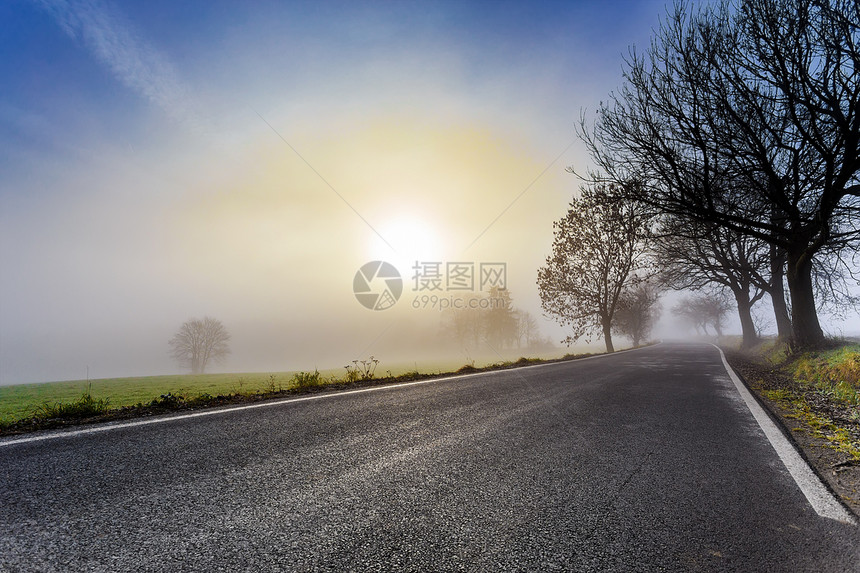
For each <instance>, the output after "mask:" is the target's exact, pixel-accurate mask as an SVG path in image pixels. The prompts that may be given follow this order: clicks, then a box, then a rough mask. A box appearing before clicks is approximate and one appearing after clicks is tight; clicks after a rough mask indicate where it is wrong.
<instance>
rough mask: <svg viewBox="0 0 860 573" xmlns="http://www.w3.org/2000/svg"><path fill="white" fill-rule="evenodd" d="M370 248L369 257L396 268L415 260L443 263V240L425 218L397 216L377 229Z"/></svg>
mask: <svg viewBox="0 0 860 573" xmlns="http://www.w3.org/2000/svg"><path fill="white" fill-rule="evenodd" d="M376 231H377V233H375V234H374V236H373V239H372V245H371V257H372V258H373V259H378V260H387V261H390V262H392V263H395V264H396V265H397V266H398V267H401V266H404V265H408V266H411V265H413V264H415V262H416V261H422V262H424V261H426V262H430V261H439V262H441V261H443V260H444V255H445V250H446V249H445V241H444V237H443V236H442V234H441V233H439V232H438V230H437V229H436V228H435V227H434V226H433V225H432V224H430V223H429V222H428V221H427V220H426V219H425V218H423V217H417V216H415V215H412V214H398V215H395V216H392V217H390V218H388V219H387V220H386V221H385V222H384V223H382V224H381V225H379V226H378V227H377V228H376Z"/></svg>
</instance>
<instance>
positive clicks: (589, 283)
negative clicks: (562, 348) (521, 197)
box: [537, 186, 648, 352]
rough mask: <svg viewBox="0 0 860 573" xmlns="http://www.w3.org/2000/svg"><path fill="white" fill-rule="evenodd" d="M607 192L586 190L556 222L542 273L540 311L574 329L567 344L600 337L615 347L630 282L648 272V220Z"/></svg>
mask: <svg viewBox="0 0 860 573" xmlns="http://www.w3.org/2000/svg"><path fill="white" fill-rule="evenodd" d="M608 191H609V189H608V188H606V187H604V186H597V187H594V188H590V189H583V191H582V195H581V198H579V199H574V200H573V201H571V203H570V209H569V210H568V212H567V215H565V217H564V218H562V219H561V220H559V221H556V222H555V223H554V224H553V226H554V227H555V238H554V240H553V245H552V255H550V256H549V257H548V258H547V259H546V264H545V265H544V266H543V267H541V268H540V269H539V270H538V280H537V285H538V291H539V293H540V298H541V306H542V308H543V309H544V311H546V312H547V313H548V314H549V315H551V316H552V317H554V318H555V320H556V321H557V322H559V323H560V324H562V325H564V326H568V327H570V328H571V330H572V333H571V335H570V336H568V339H567V342H568V343H570V342H574V341H576V340H577V339H579V338H582V337H588V336H590V335H592V334H595V333H602V335H603V339H604V342H605V343H606V351H607V352H613V351H614V350H615V348H614V345H613V344H612V321H613V318H614V317H615V312H616V310H617V309H618V306H619V303H620V300H621V294H622V292H623V291H624V288H625V287H626V286H627V284H628V281H629V279H630V278H631V277H632V276H633V275H634V273H636V272H637V271H638V270H640V269H642V268H644V267H645V249H644V243H645V241H646V237H647V232H648V229H647V219H646V218H645V217H644V216H643V215H642V214H641V213H640V212H639V211H638V210H637V208H636V205H635V204H634V203H632V202H622V201H611V200H607V197H608Z"/></svg>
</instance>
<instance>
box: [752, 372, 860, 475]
mask: <svg viewBox="0 0 860 573" xmlns="http://www.w3.org/2000/svg"><path fill="white" fill-rule="evenodd" d="M760 392H761V394H762V395H763V396H764V397H765V398H767V399H769V400H771V401H773V402H775V403H777V404H778V405H779V406H780V407H781V408H783V409H784V410H785V411H786V412H787V413H786V414H785V417H786V418H788V419H792V420H797V421H798V422H800V423H802V424H803V426H801V427H797V428H793V430H794V431H806V430H805V428H809V429H810V433H811V434H812V436H813V437H817V438H823V439H825V440H827V442H828V444H829V445H830V447H831V448H832V449H833V450H835V451H837V452H840V453H843V454H846V455H848V456H850V459H851V460H852V461H854V462H858V461H860V442H858V441H857V440H856V439H855V438H854V436H852V434H851V432H850V431H849V430H847V429H846V428H844V427H841V426H840V425H839V424H837V423H836V422H834V421H833V420H832V419H830V418H829V417H828V416H826V415H824V414H822V413H820V412H816V411H815V410H814V409H813V408H812V407H811V406H810V404H809V402H808V401H807V400H806V398H805V397H804V395H803V394H802V393H799V392H792V391H790V390H786V389H779V390H761V391H760Z"/></svg>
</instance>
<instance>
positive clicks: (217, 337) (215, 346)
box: [170, 316, 230, 374]
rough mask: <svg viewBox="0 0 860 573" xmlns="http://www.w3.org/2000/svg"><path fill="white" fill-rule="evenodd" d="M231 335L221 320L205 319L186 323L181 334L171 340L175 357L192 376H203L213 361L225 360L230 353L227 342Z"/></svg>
mask: <svg viewBox="0 0 860 573" xmlns="http://www.w3.org/2000/svg"><path fill="white" fill-rule="evenodd" d="M229 340H230V334H229V333H228V332H227V329H226V328H224V325H223V324H222V323H221V321H220V320H216V319H214V318H210V317H208V316H207V317H205V318H204V319H203V320H200V319H196V318H192V319H191V320H187V321H185V322H184V323H183V324H182V326H181V327H179V332H177V333H176V334H175V335H173V338H171V339H170V348H171V353H172V355H173V357H174V358H175V359H176V360H177V361H179V363H180V364H181V365H183V366H185V367H190V368H191V373H192V374H203V373H204V372H205V371H206V367H207V366H208V365H209V364H210V363H211V362H213V361H218V360H221V359H223V358H224V357H225V356H226V355H227V354H229V353H230V347H229V346H228V345H227V342H228V341H229Z"/></svg>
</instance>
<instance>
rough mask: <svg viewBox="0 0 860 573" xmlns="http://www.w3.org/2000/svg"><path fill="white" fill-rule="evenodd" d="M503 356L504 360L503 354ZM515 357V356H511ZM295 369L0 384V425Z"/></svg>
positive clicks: (232, 386) (216, 389)
mask: <svg viewBox="0 0 860 573" xmlns="http://www.w3.org/2000/svg"><path fill="white" fill-rule="evenodd" d="M561 354H563V352H559V351H556V352H554V353H549V354H547V355H546V356H541V357H542V358H557V357H559V356H560V355H561ZM505 359H508V358H507V357H505ZM513 359H516V357H514V358H513ZM496 362H501V360H492V359H491V357H482V358H479V359H476V360H474V366H478V367H480V366H486V365H489V364H493V363H496ZM461 366H463V360H462V359H458V360H438V361H420V362H411V363H406V362H397V363H392V364H385V363H379V364H378V366H377V368H376V372H375V377H376V378H385V377H388V376H399V375H402V374H405V373H407V372H416V371H418V372H421V373H423V374H438V373H441V372H453V371H455V370H457V369H458V368H460V367H461ZM345 373H346V371H345V370H344V369H343V368H339V369H329V370H321V371H320V374H321V376H322V377H323V378H324V379H325V380H341V379H343V378H344V375H345ZM295 374H296V372H250V373H234V374H197V375H192V374H175V375H166V376H142V377H137V378H104V379H98V380H90V381H86V380H69V381H64V382H43V383H37V384H16V385H13V386H0V423H2V422H14V421H16V420H21V419H24V418H29V417H30V416H33V415H34V414H36V413H38V411H39V410H40V408H42V407H43V406H44V405H45V404H50V405H54V404H58V403H70V402H74V401H76V400H78V399H79V398H80V397H81V396H82V395H83V394H85V393H89V394H91V395H92V396H93V398H96V399H103V398H106V399H108V400H109V401H110V402H109V406H110V408H120V407H122V406H134V405H135V404H138V403H142V404H147V403H149V402H150V401H151V400H153V399H156V398H158V397H159V396H161V395H163V394H168V393H171V394H174V395H181V396H187V397H196V396H200V395H203V394H209V395H211V396H218V395H224V396H227V395H231V394H256V393H265V392H269V391H272V390H275V391H277V390H286V389H288V388H289V387H290V386H292V385H293V384H294V375H295Z"/></svg>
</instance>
